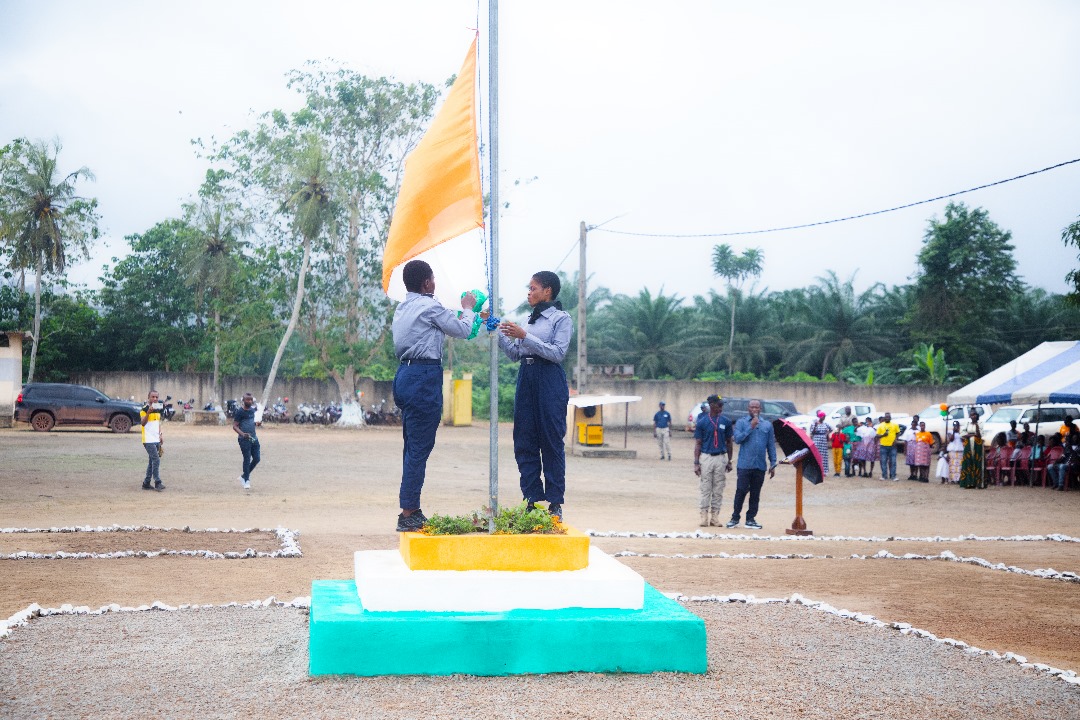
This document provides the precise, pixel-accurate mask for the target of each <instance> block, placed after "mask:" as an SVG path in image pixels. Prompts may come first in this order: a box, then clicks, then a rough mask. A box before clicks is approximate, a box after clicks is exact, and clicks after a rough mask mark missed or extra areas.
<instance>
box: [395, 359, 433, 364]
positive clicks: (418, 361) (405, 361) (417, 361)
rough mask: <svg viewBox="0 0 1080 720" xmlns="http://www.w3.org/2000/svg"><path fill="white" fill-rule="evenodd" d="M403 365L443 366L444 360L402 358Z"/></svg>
mask: <svg viewBox="0 0 1080 720" xmlns="http://www.w3.org/2000/svg"><path fill="white" fill-rule="evenodd" d="M401 364H402V365H442V360H436V359H435V358H401Z"/></svg>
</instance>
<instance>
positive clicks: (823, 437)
mask: <svg viewBox="0 0 1080 720" xmlns="http://www.w3.org/2000/svg"><path fill="white" fill-rule="evenodd" d="M830 435H832V428H831V427H830V426H829V423H827V422H825V413H823V412H821V411H820V410H819V411H818V414H817V420H815V421H814V424H813V425H811V426H810V439H811V440H813V441H814V446H815V447H816V448H817V449H818V452H819V453H821V474H822V476H823V477H824V476H827V475H828V474H829V451H830V447H829V436H830Z"/></svg>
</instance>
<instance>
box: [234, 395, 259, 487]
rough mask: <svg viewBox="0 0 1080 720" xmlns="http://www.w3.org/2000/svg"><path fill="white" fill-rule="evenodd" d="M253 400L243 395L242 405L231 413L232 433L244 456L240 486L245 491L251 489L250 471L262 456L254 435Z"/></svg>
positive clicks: (254, 407) (249, 396)
mask: <svg viewBox="0 0 1080 720" xmlns="http://www.w3.org/2000/svg"><path fill="white" fill-rule="evenodd" d="M256 409H257V408H256V406H255V398H254V397H252V395H251V393H244V400H243V404H242V405H241V406H240V407H238V408H236V411H235V412H234V413H233V424H232V429H233V432H235V433H236V434H237V436H238V437H237V442H239V443H240V452H241V453H242V454H243V456H244V473H243V474H242V475H241V476H240V484H241V485H242V486H243V487H244V489H245V490H250V489H251V471H252V470H254V469H255V466H256V465H258V464H259V460H261V459H262V455H261V454H260V452H259V438H258V437H257V436H256V435H255V411H256Z"/></svg>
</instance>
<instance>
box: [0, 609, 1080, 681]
mask: <svg viewBox="0 0 1080 720" xmlns="http://www.w3.org/2000/svg"><path fill="white" fill-rule="evenodd" d="M664 595H666V596H667V597H669V598H672V599H674V600H678V601H679V602H681V603H683V604H684V605H686V604H688V603H696V602H699V603H707V602H712V603H721V604H722V603H737V602H741V603H746V604H748V605H767V604H785V605H803V606H805V607H808V608H810V609H812V610H817V611H819V612H823V613H826V614H829V615H835V616H836V617H840V618H844V619H846V620H854V621H855V622H858V623H862V624H864V625H871V626H874V627H880V628H886V629H893V630H898V631H899V632H900V634H902V635H914V636H915V637H919V638H924V639H927V640H932V641H934V642H936V643H940V644H942V645H948V646H950V647H955V648H958V649H961V650H963V651H964V652H966V653H969V654H972V655H987V656H989V657H992V658H994V659H995V660H1004V661H1005V662H1011V663H1016V664H1017V665H1019V666H1020V667H1021V668H1024V669H1026V670H1034V671H1036V672H1040V673H1046V674H1048V675H1050V676H1052V677H1056V678H1058V679H1060V680H1063V681H1065V682H1067V683H1069V684H1070V685H1080V676H1078V675H1077V674H1076V673H1075V672H1073V671H1072V670H1061V669H1059V668H1055V667H1052V666H1050V665H1046V664H1044V663H1029V662H1028V661H1027V658H1025V657H1024V656H1023V655H1017V654H1016V653H1013V652H1005V653H999V652H998V651H997V650H982V649H980V648H977V647H975V646H973V645H969V644H967V643H966V642H964V641H962V640H954V639H953V638H939V637H938V636H937V635H934V634H933V633H932V632H929V631H928V630H920V629H919V628H914V627H912V626H911V625H910V624H908V623H902V622H894V623H885V622H882V621H881V620H878V619H877V618H875V617H874V616H873V615H868V614H866V613H859V612H854V611H851V610H838V609H836V608H834V607H833V606H832V605H829V604H827V603H823V602H818V601H816V600H809V599H807V598H804V597H802V596H801V595H799V594H798V593H796V594H794V595H792V596H791V597H790V598H764V599H760V600H759V599H757V598H755V597H754V596H753V595H743V594H741V593H731V594H730V595H703V596H692V597H687V596H686V595H682V594H680V593H664ZM227 607H243V608H268V607H294V608H310V607H311V597H310V596H303V597H297V598H294V599H293V600H291V601H289V602H284V601H281V600H278V599H277V598H274V597H269V598H267V599H266V600H253V601H250V602H245V603H240V602H230V603H225V604H224V605H180V606H178V607H173V606H171V605H166V604H165V603H163V602H161V601H157V600H156V601H154V602H153V603H151V604H150V605H140V606H138V607H121V606H120V605H117V604H116V603H112V604H109V605H103V606H102V607H100V608H98V609H97V610H91V609H90V608H89V607H86V606H79V607H73V606H72V605H68V604H64V605H61V606H60V607H59V608H43V607H41V606H40V605H38V604H37V603H34V604H32V605H30V606H29V607H27V608H26V609H25V610H23V611H21V612H18V613H15V614H14V615H12V616H11V617H10V618H8V619H7V620H5V621H3V622H0V639H3V638H6V637H7V636H8V635H11V633H12V631H13V630H14V629H15V628H17V627H25V626H26V625H28V624H29V623H30V621H31V620H33V619H34V618H38V617H48V616H50V615H104V614H105V613H110V612H146V611H150V610H159V611H164V612H176V611H179V610H192V609H194V610H200V609H212V608H227Z"/></svg>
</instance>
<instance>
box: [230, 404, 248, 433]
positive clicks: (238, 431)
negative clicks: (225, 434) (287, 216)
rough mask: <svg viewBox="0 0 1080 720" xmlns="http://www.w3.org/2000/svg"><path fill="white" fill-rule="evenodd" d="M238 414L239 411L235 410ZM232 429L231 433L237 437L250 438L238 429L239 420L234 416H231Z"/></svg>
mask: <svg viewBox="0 0 1080 720" xmlns="http://www.w3.org/2000/svg"><path fill="white" fill-rule="evenodd" d="M239 412H240V411H239V410H237V413H239ZM232 429H233V432H234V433H236V434H237V435H239V436H240V437H250V436H249V435H248V434H247V433H246V432H243V431H242V430H241V429H240V418H239V417H238V416H237V415H235V414H234V415H233V423H232Z"/></svg>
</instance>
